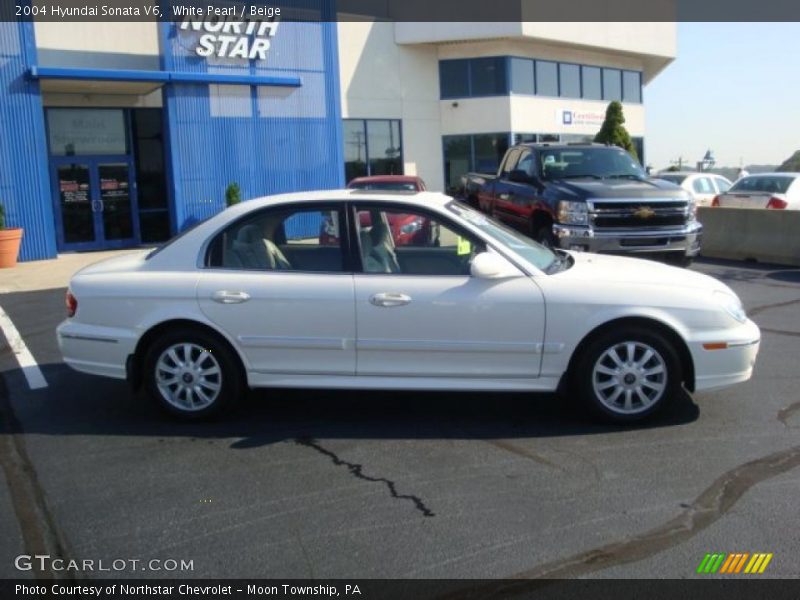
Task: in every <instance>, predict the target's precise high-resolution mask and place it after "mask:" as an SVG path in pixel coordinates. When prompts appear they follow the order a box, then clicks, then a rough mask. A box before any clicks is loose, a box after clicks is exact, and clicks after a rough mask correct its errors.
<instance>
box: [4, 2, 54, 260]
mask: <svg viewBox="0 0 800 600" xmlns="http://www.w3.org/2000/svg"><path fill="white" fill-rule="evenodd" d="M0 16H2V11H0ZM11 19H13V17H10V19H8V20H1V21H0V132H2V133H0V202H2V203H3V205H4V206H5V209H6V225H7V226H8V227H23V228H24V229H25V233H24V236H23V239H22V249H21V251H20V259H21V260H35V259H42V258H53V257H55V256H56V234H55V225H54V221H53V205H52V199H51V196H50V179H49V177H48V171H47V169H48V167H47V144H46V140H45V132H44V112H43V110H42V99H41V96H40V94H39V84H38V82H36V81H32V80H30V79H28V78H27V77H26V70H27V69H28V68H29V67H30V66H31V65H32V64H34V62H35V57H36V48H35V43H34V38H33V23H22V22H17V21H14V20H11Z"/></svg>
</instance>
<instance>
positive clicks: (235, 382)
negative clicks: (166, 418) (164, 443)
mask: <svg viewBox="0 0 800 600" xmlns="http://www.w3.org/2000/svg"><path fill="white" fill-rule="evenodd" d="M144 379H145V387H146V390H147V392H148V394H149V395H150V397H151V398H153V399H154V400H155V401H156V402H158V403H159V404H160V405H161V407H162V408H164V409H165V410H167V411H168V412H170V413H171V414H173V415H175V416H178V417H180V418H182V419H200V418H205V417H210V416H212V415H218V414H220V413H221V412H223V411H225V410H230V409H231V408H232V407H233V405H234V404H235V403H236V401H237V400H238V399H239V397H240V396H241V394H242V389H243V385H242V377H241V374H240V370H239V368H238V363H237V359H236V357H235V356H234V355H233V353H232V352H231V351H230V349H229V348H228V346H227V345H226V344H225V343H224V342H222V341H221V340H220V339H219V338H218V337H217V336H215V335H211V334H209V333H206V332H205V331H202V330H195V329H190V328H181V329H175V330H172V331H168V332H167V333H165V334H164V335H162V336H160V337H159V338H158V339H156V340H155V341H154V342H153V343H152V344H151V345H150V347H149V348H148V349H147V352H146V354H145V358H144Z"/></svg>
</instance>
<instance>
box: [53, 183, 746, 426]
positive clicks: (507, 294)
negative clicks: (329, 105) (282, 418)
mask: <svg viewBox="0 0 800 600" xmlns="http://www.w3.org/2000/svg"><path fill="white" fill-rule="evenodd" d="M398 214H399V215H402V222H403V223H404V225H403V228H404V230H406V229H407V230H408V231H403V232H401V233H403V234H408V233H414V231H412V229H414V227H415V226H417V227H418V229H420V230H424V231H426V232H427V233H426V235H424V236H413V239H414V242H413V243H410V244H404V245H399V244H397V243H396V241H395V240H394V239H393V232H392V228H391V227H389V225H388V223H389V222H390V219H393V218H394V220H399V219H397V218H396V217H397V216H398ZM415 224H416V225H415ZM423 225H424V227H423ZM394 235H397V232H395V233H394ZM406 237H409V236H408V235H406ZM67 308H68V313H69V318H67V319H66V320H65V321H64V322H63V323H61V325H59V327H58V341H59V346H60V348H61V352H62V354H63V356H64V361H65V362H66V363H67V364H68V365H69V366H71V367H72V368H74V369H76V370H78V371H83V372H85V373H92V374H95V375H103V376H107V377H115V378H119V379H126V378H127V379H128V380H129V381H130V382H131V383H132V384H134V385H135V386H137V387H138V386H140V385H143V386H144V387H145V389H146V390H147V392H148V393H149V395H151V396H152V397H153V398H155V399H156V400H157V401H158V402H160V403H161V404H162V405H163V407H165V408H166V409H167V410H169V411H171V412H172V413H174V414H176V415H179V416H182V417H186V418H195V417H201V416H208V415H210V414H212V413H218V412H220V411H222V410H223V409H228V408H230V407H231V406H232V405H233V404H234V403H235V402H236V401H237V399H239V398H240V397H241V396H242V395H243V393H244V390H245V386H250V387H316V388H367V389H403V390H423V389H424V390H485V391H530V392H536V391H554V390H561V391H565V392H566V393H569V394H571V395H573V396H575V397H577V398H579V399H581V400H582V401H583V402H584V403H585V405H586V407H587V408H588V409H589V410H591V411H593V413H594V414H595V415H596V416H599V417H603V418H606V419H611V420H616V421H633V420H637V419H641V418H644V417H646V416H648V415H650V414H652V413H653V412H655V411H656V410H660V409H662V408H663V407H665V406H666V405H668V404H669V403H670V402H671V401H672V400H674V399H675V398H676V397H677V396H678V395H679V394H680V392H681V389H682V388H686V389H688V390H690V391H695V390H708V389H712V388H720V387H724V386H727V385H731V384H734V383H737V382H741V381H745V380H747V379H748V378H749V377H750V375H751V373H752V370H753V366H754V363H755V359H756V355H757V353H758V347H759V339H760V334H759V329H758V327H757V326H756V325H755V324H754V323H753V322H752V321H750V320H749V319H748V318H747V316H746V315H745V312H744V310H743V308H742V305H741V302H740V301H739V298H737V296H736V295H735V294H734V293H733V292H732V291H731V290H730V288H728V287H727V286H725V285H724V284H722V283H720V282H719V281H717V280H715V279H713V278H711V277H708V276H705V275H702V274H699V273H696V272H692V271H687V270H683V269H678V268H675V267H670V266H667V265H662V264H660V263H655V262H651V261H644V260H638V259H633V258H621V257H614V256H604V255H595V254H585V253H571V252H566V251H563V250H556V251H553V250H550V249H548V248H545V247H543V246H541V245H539V244H537V243H536V242H533V241H532V240H530V239H528V238H527V237H525V236H523V235H521V234H519V233H517V232H515V231H513V230H510V229H508V228H506V227H504V226H503V225H500V224H499V223H497V222H495V221H493V220H491V219H489V218H487V217H486V216H485V215H483V214H481V213H478V212H476V211H474V210H472V209H470V208H469V207H467V206H465V205H463V204H460V203H458V202H456V201H454V200H452V199H451V198H449V197H447V196H444V195H440V194H434V193H378V192H374V191H373V192H360V191H358V190H346V191H332V192H331V191H329V192H313V193H302V194H292V195H283V196H273V197H267V198H262V199H258V200H252V201H249V202H245V203H242V204H239V205H237V206H235V207H233V208H230V209H228V210H225V211H224V212H222V213H220V214H218V215H216V216H215V217H213V218H211V219H209V220H207V221H205V222H203V223H201V224H200V225H198V226H196V227H194V228H193V229H190V230H188V231H186V232H184V233H183V234H182V235H181V236H179V237H178V238H176V239H174V240H173V241H171V242H169V243H168V244H166V245H165V246H163V247H161V248H159V249H157V250H155V251H152V252H149V253H147V252H139V253H136V254H131V255H128V256H123V257H118V258H113V259H110V260H106V261H103V262H100V263H97V264H95V265H92V266H90V267H87V268H85V269H83V270H82V271H80V272H78V273H77V274H76V275H75V276H74V277H73V279H72V281H71V283H70V289H69V291H68V292H67Z"/></svg>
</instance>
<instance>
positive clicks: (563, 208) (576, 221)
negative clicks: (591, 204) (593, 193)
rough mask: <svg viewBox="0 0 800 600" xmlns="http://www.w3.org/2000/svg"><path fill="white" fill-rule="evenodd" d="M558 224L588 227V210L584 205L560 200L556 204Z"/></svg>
mask: <svg viewBox="0 0 800 600" xmlns="http://www.w3.org/2000/svg"><path fill="white" fill-rule="evenodd" d="M558 222H559V223H564V224H568V225H588V224H589V209H588V207H587V205H586V203H585V202H573V201H571V200H560V201H559V203H558Z"/></svg>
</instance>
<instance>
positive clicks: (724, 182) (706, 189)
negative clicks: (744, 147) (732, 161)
mask: <svg viewBox="0 0 800 600" xmlns="http://www.w3.org/2000/svg"><path fill="white" fill-rule="evenodd" d="M657 177H658V178H659V179H663V180H664V181H669V182H670V183H674V184H675V185H679V186H681V187H682V188H683V189H685V190H686V191H687V192H689V193H690V194H691V195H692V197H693V198H694V201H695V203H696V204H697V206H711V202H712V201H713V200H714V197H715V196H716V195H717V194H724V193H725V192H727V191H728V190H729V189H730V187H731V185H733V184H732V183H731V182H730V180H729V179H728V178H727V177H723V176H722V175H715V174H714V173H701V172H698V171H665V172H663V173H659V174H658V175H657Z"/></svg>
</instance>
